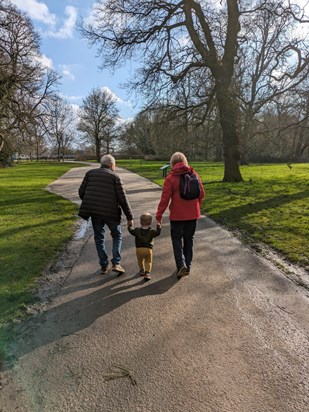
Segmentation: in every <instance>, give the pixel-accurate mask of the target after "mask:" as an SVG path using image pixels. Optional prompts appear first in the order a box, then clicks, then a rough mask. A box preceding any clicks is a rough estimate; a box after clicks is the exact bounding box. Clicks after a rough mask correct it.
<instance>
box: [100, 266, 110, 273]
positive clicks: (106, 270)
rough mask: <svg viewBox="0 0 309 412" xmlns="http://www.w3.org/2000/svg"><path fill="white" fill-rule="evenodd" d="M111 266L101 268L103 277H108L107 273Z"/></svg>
mask: <svg viewBox="0 0 309 412" xmlns="http://www.w3.org/2000/svg"><path fill="white" fill-rule="evenodd" d="M109 268H110V266H109V265H106V266H101V275H106V273H107V272H108V270H109Z"/></svg>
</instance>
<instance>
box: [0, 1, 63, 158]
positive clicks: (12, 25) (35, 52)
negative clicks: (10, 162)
mask: <svg viewBox="0 0 309 412" xmlns="http://www.w3.org/2000/svg"><path fill="white" fill-rule="evenodd" d="M58 80H59V76H58V75H57V74H56V73H55V72H54V71H53V70H49V69H47V68H45V67H43V66H42V64H41V63H40V50H39V37H38V35H37V34H36V32H35V31H34V29H33V26H32V23H31V21H30V19H29V18H28V17H27V16H26V15H24V14H22V13H21V12H20V11H19V10H18V9H17V8H15V7H14V6H13V5H12V4H11V2H8V1H6V0H0V136H1V142H0V148H1V149H2V150H5V151H7V153H12V151H14V150H17V149H18V142H19V141H20V140H23V139H27V137H29V136H31V133H32V127H33V124H34V123H35V122H37V121H39V120H40V117H41V113H42V110H43V107H44V105H45V104H46V103H47V102H48V100H49V98H50V97H51V96H52V95H53V94H54V86H55V85H56V84H57V82H58ZM16 138H17V139H16Z"/></svg>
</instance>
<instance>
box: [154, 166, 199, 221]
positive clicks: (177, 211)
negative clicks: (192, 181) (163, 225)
mask: <svg viewBox="0 0 309 412" xmlns="http://www.w3.org/2000/svg"><path fill="white" fill-rule="evenodd" d="M188 172H190V173H194V174H196V175H197V177H198V179H199V182H200V188H201V193H200V196H199V198H198V199H192V200H186V199H182V198H181V197H180V194H179V180H180V177H179V176H180V175H182V174H184V173H188ZM204 196H205V192H204V188H203V185H202V182H201V179H200V177H199V175H198V174H197V173H196V172H195V171H194V170H193V168H192V167H191V166H188V165H186V164H185V163H176V164H175V166H174V167H173V169H172V170H171V172H170V173H169V174H168V175H167V176H166V179H165V181H164V185H163V188H162V194H161V199H160V202H159V204H158V208H157V212H156V219H157V221H158V222H161V219H162V215H163V214H164V212H165V210H166V208H167V207H168V206H169V209H170V216H169V218H170V220H194V219H199V218H200V217H201V204H202V200H203V198H204Z"/></svg>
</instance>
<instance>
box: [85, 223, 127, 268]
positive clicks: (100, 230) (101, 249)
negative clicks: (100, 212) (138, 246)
mask: <svg viewBox="0 0 309 412" xmlns="http://www.w3.org/2000/svg"><path fill="white" fill-rule="evenodd" d="M91 222H92V227H93V232H94V241H95V245H96V248H97V252H98V256H99V261H100V265H101V266H107V265H108V255H107V253H106V250H105V225H106V226H107V227H108V228H109V230H110V232H111V236H112V238H113V258H112V264H114V265H117V264H118V263H120V261H121V255H120V252H121V245H122V233H121V224H120V222H115V221H111V220H104V219H102V218H100V217H95V216H92V217H91Z"/></svg>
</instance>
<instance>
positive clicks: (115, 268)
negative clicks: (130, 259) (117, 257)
mask: <svg viewBox="0 0 309 412" xmlns="http://www.w3.org/2000/svg"><path fill="white" fill-rule="evenodd" d="M112 271H113V272H117V273H119V274H121V273H124V272H125V270H124V268H123V267H122V266H120V265H119V263H117V264H116V265H113V266H112Z"/></svg>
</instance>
